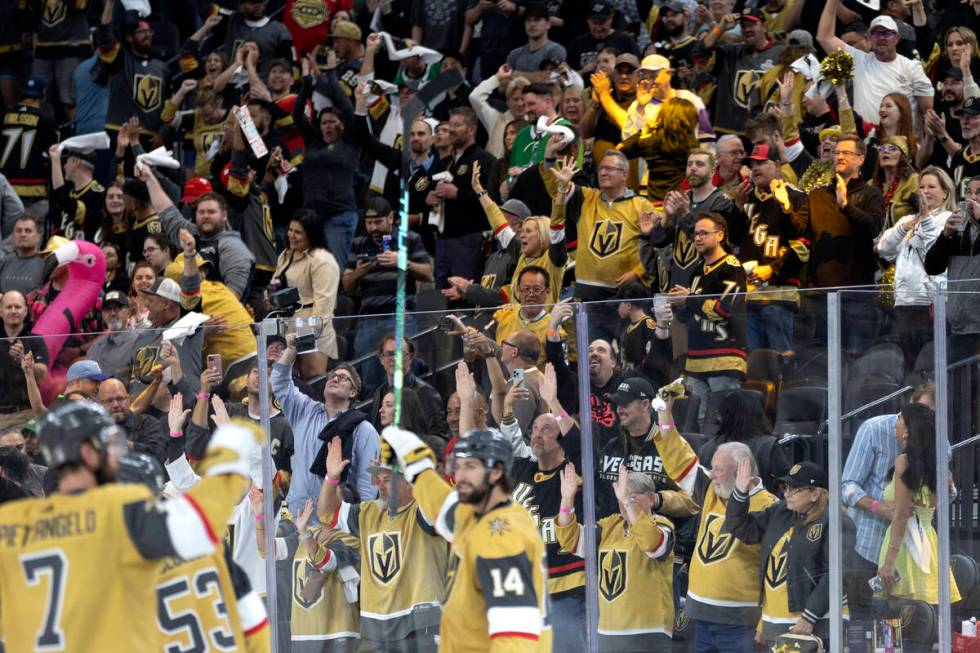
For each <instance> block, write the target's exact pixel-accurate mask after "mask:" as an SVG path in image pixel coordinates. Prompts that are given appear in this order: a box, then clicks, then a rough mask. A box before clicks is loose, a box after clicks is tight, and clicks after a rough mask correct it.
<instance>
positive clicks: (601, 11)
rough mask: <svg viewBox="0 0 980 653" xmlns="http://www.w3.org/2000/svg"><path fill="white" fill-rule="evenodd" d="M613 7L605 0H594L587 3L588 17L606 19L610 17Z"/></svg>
mask: <svg viewBox="0 0 980 653" xmlns="http://www.w3.org/2000/svg"><path fill="white" fill-rule="evenodd" d="M614 11H615V9H614V8H613V6H612V5H611V4H609V3H608V2H606V0H596V1H595V2H593V3H592V4H591V5H589V18H594V19H596V20H606V19H607V18H610V17H612V15H613V12H614Z"/></svg>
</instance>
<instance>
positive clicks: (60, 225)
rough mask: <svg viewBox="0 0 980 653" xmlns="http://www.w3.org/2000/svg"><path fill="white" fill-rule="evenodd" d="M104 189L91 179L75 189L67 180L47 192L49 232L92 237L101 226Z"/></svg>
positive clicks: (58, 234) (69, 237)
mask: <svg viewBox="0 0 980 653" xmlns="http://www.w3.org/2000/svg"><path fill="white" fill-rule="evenodd" d="M104 206H105V188H104V187H103V186H102V184H100V183H99V182H97V181H95V180H94V179H93V180H92V181H90V182H89V183H87V184H85V185H84V186H82V187H81V188H79V189H77V190H76V189H75V187H74V186H73V185H72V184H71V182H68V183H66V184H64V185H63V186H61V187H60V188H58V189H57V190H55V191H53V192H52V193H51V211H50V215H51V216H52V218H53V222H52V224H51V225H50V227H51V234H52V235H57V236H64V237H65V238H68V239H70V240H75V239H84V240H89V241H91V240H93V239H94V238H95V232H97V231H98V230H99V227H101V226H102V207H104Z"/></svg>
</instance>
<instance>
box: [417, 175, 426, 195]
mask: <svg viewBox="0 0 980 653" xmlns="http://www.w3.org/2000/svg"><path fill="white" fill-rule="evenodd" d="M428 187H429V178H428V177H425V176H422V177H419V178H418V179H416V180H415V190H416V191H417V192H419V193H421V192H422V191H424V190H425V189H426V188H428Z"/></svg>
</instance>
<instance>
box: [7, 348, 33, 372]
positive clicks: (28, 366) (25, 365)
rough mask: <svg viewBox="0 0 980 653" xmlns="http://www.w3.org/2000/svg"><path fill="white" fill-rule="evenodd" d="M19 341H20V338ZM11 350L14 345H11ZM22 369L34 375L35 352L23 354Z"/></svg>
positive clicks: (21, 359) (21, 358)
mask: <svg viewBox="0 0 980 653" xmlns="http://www.w3.org/2000/svg"><path fill="white" fill-rule="evenodd" d="M17 342H18V343H20V340H18V341H17ZM11 350H13V347H11ZM20 369H21V370H23V372H24V374H25V375H30V376H34V354H32V353H31V352H29V351H26V352H24V353H23V354H21V357H20Z"/></svg>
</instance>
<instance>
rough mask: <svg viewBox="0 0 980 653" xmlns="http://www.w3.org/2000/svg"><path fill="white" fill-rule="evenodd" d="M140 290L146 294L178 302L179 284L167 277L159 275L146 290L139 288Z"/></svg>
mask: <svg viewBox="0 0 980 653" xmlns="http://www.w3.org/2000/svg"><path fill="white" fill-rule="evenodd" d="M140 292H142V293H145V294H147V295H157V296H159V297H163V298H164V299H169V300H170V301H172V302H177V303H178V304H179V303H180V286H178V285H177V282H176V281H174V280H173V279H167V278H166V277H159V278H158V279H157V280H156V281H154V282H153V285H152V286H150V288H149V289H148V290H141V291H140Z"/></svg>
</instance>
